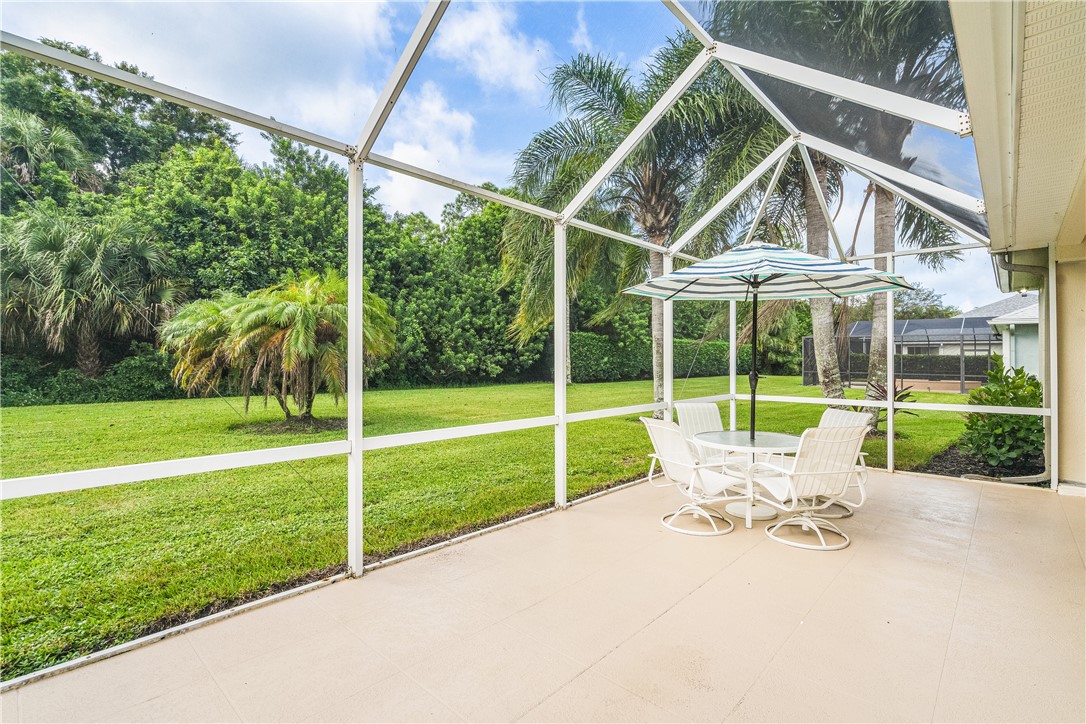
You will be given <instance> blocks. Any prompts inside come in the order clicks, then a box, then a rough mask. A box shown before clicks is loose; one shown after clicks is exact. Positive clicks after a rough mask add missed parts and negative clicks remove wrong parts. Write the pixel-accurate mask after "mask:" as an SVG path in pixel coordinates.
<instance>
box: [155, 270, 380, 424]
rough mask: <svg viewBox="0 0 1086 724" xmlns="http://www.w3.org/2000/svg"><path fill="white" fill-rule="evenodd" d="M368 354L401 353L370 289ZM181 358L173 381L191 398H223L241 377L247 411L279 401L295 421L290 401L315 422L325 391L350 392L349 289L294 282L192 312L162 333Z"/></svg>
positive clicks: (200, 305) (321, 280) (366, 296)
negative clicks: (221, 392)
mask: <svg viewBox="0 0 1086 724" xmlns="http://www.w3.org/2000/svg"><path fill="white" fill-rule="evenodd" d="M362 315H363V325H362V330H363V348H364V349H365V351H366V354H367V355H368V356H370V357H380V356H385V355H388V354H390V353H391V352H392V350H393V348H394V347H395V332H394V330H395V323H394V322H393V320H392V317H391V316H389V313H388V305H387V304H385V302H384V301H383V300H381V299H380V298H379V297H377V296H376V295H374V294H372V293H370V292H369V291H368V290H367V289H363V294H362ZM160 339H161V343H162V346H163V348H164V349H165V350H166V351H168V352H172V353H173V354H175V355H176V356H177V360H178V361H177V364H176V365H175V367H174V371H173V374H174V380H175V381H176V382H177V384H178V385H179V386H180V387H183V388H184V389H185V390H186V391H188V392H189V393H190V394H205V395H206V394H211V393H213V392H215V391H217V389H218V386H219V384H220V382H221V381H222V378H223V376H224V375H225V374H228V373H229V372H231V371H236V372H237V373H239V376H240V383H241V392H242V395H243V396H244V397H245V406H246V409H248V406H249V399H250V397H251V396H252V393H253V390H254V388H255V389H258V390H261V391H262V392H263V394H264V397H265V400H267V398H269V397H272V398H274V399H275V401H276V402H277V403H278V404H279V407H280V408H281V409H282V410H283V414H284V415H285V416H286V417H287V419H290V418H292V417H293V414H294V413H293V412H292V410H291V408H290V404H289V400H293V402H294V405H295V406H296V407H297V409H298V417H299V418H300V419H301V420H303V421H311V420H312V419H313V402H314V400H315V399H316V395H317V392H318V391H319V390H321V389H322V388H323V389H326V390H327V391H329V392H331V393H332V395H333V396H334V397H335V399H336V401H337V402H338V401H339V397H340V395H342V394H343V392H344V391H345V390H346V389H347V344H346V343H347V282H346V280H345V279H344V278H343V277H342V276H341V275H340V274H338V273H336V272H335V271H328V272H325V273H324V274H323V275H319V274H306V275H303V276H302V277H300V278H297V279H288V280H287V281H285V282H283V283H281V284H277V285H275V286H272V287H268V288H267V289H261V290H259V291H256V292H253V293H252V294H249V295H248V296H245V297H241V296H237V295H229V294H228V295H221V296H219V297H216V298H214V299H209V300H201V301H197V302H193V303H191V304H188V305H186V306H185V307H183V308H182V309H181V310H179V311H178V313H177V314H176V315H175V316H174V317H173V318H172V319H171V320H170V321H169V322H167V323H166V324H164V325H163V326H162V329H161V330H160Z"/></svg>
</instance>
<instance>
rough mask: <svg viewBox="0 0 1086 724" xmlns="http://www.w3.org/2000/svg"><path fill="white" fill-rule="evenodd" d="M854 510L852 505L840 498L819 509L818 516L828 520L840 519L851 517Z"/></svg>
mask: <svg viewBox="0 0 1086 724" xmlns="http://www.w3.org/2000/svg"><path fill="white" fill-rule="evenodd" d="M854 512H855V511H853V509H852V506H851V505H849V504H848V503H845V502H842V501H840V500H839V501H837V502H836V503H833V504H832V505H829V506H827V507H825V508H822V509H821V510H819V511H818V517H819V518H825V519H828V520H840V519H842V518H851V517H852V514H853V513H854Z"/></svg>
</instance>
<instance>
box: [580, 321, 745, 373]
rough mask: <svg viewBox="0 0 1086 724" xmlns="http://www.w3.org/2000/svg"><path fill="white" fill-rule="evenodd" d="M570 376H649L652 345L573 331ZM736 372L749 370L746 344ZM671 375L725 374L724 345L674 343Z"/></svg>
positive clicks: (725, 345) (696, 342) (690, 342)
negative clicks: (628, 342) (623, 341)
mask: <svg viewBox="0 0 1086 724" xmlns="http://www.w3.org/2000/svg"><path fill="white" fill-rule="evenodd" d="M569 353H570V367H571V376H572V379H573V381H574V382H615V381H618V380H642V379H650V378H651V377H652V342H651V341H650V340H647V339H646V340H641V341H638V342H636V343H633V344H622V343H620V342H617V341H615V340H613V339H611V338H610V337H607V336H605V335H602V334H593V333H591V332H573V333H572V334H571V335H570V339H569ZM736 357H737V359H736V367H737V371H738V372H739V373H741V374H746V373H747V372H749V371H750V345H749V344H744V345H741V346H740V347H739V352H738V354H737V355H736ZM674 370H675V376H676V377H678V378H685V377H687V376H690V377H711V376H715V375H726V374H728V343H727V342H725V341H723V340H714V341H711V342H701V341H699V340H694V339H677V340H675V359H674Z"/></svg>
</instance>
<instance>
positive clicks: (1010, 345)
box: [988, 300, 1041, 376]
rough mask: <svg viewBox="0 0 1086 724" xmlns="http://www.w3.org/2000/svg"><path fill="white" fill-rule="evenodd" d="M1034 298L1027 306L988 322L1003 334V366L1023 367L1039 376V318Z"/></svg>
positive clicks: (1008, 367)
mask: <svg viewBox="0 0 1086 724" xmlns="http://www.w3.org/2000/svg"><path fill="white" fill-rule="evenodd" d="M1037 310H1038V307H1037V302H1036V300H1035V301H1034V302H1033V303H1032V304H1030V305H1029V306H1026V307H1022V308H1020V309H1016V310H1015V311H1013V312H1011V313H1009V314H1004V315H1003V316H1000V317H996V318H995V319H992V320H990V321H989V322H988V324H990V325H991V326H992V329H993V330H995V331H996V332H998V333H999V334H1001V335H1003V352H1002V354H1003V366H1004V367H1005V368H1007V369H1014V368H1015V367H1025V368H1026V372H1029V373H1030V374H1031V375H1036V376H1039V375H1040V373H1041V355H1040V347H1039V327H1038V322H1039V318H1038V315H1037Z"/></svg>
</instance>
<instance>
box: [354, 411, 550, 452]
mask: <svg viewBox="0 0 1086 724" xmlns="http://www.w3.org/2000/svg"><path fill="white" fill-rule="evenodd" d="M557 424H558V417H557V416H556V415H543V416H541V417H523V418H520V419H519V420H502V421H499V422H482V423H479V424H477V425H458V426H456V427H439V428H437V429H436V430H419V431H418V432H399V433H395V434H392V435H378V436H376V437H364V438H362V451H363V452H365V451H367V450H383V449H385V448H390V447H406V446H407V445H421V444H423V443H428V442H442V441H444V440H456V439H458V438H462V437H479V436H480V435H495V434H497V433H501V432H516V431H517V430H531V429H533V428H537V427H550V426H552V425H557Z"/></svg>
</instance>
